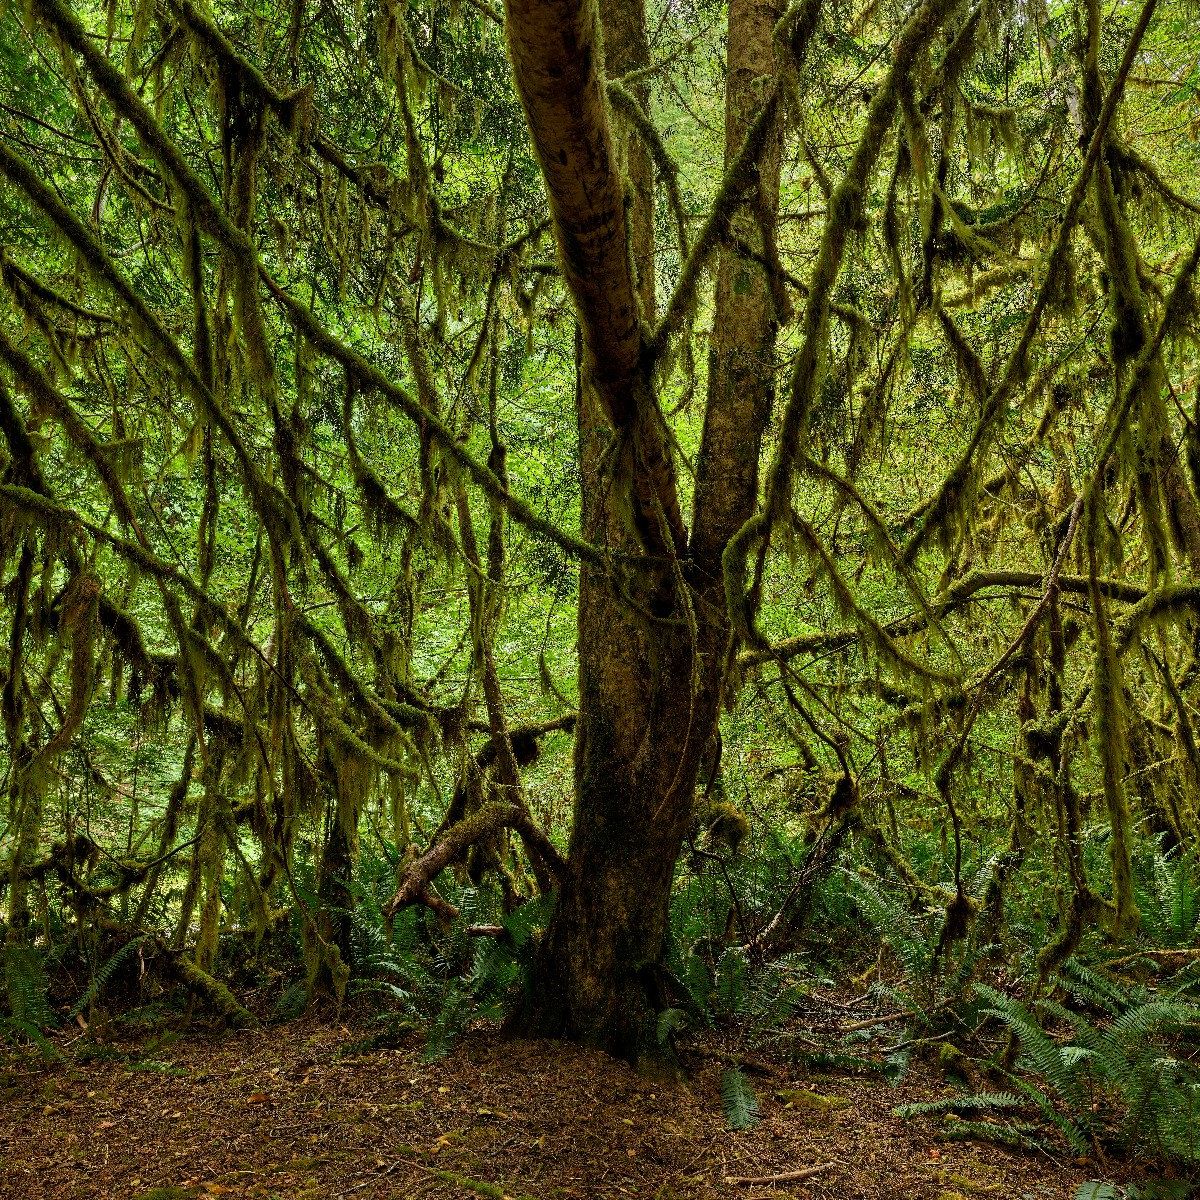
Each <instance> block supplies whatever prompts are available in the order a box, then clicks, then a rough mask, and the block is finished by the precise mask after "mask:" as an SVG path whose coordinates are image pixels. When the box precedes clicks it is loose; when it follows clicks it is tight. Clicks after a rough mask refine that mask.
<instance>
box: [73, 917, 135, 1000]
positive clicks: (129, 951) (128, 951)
mask: <svg viewBox="0 0 1200 1200" xmlns="http://www.w3.org/2000/svg"><path fill="white" fill-rule="evenodd" d="M147 940H149V935H148V934H143V935H142V936H140V937H135V938H132V939H131V940H130V941H128V942H126V943H125V944H124V945H123V946H121V947H119V948H118V950H117V952H116V953H115V954H113V955H112V956H111V957H110V958H109V960H108V961H107V962H106V963H104V964H103V966H101V967H100V969H99V970H98V971H95V972H94V973H93V974H92V978H91V981H90V982H89V983H88V985H87V987H86V988H84V990H83V992H82V994H81V995H80V997H79V999H78V1000H76V1001H75V1005H74V1007H73V1008H72V1009H71V1014H70V1015H71V1019H72V1020H74V1018H75V1017H77V1016H79V1015H80V1014H81V1013H83V1012H86V1011H87V1009H89V1008H90V1007H91V1006H92V1005H93V1004H94V1003H95V1002H96V1000H97V999H98V998H99V996H100V993H101V992H103V991H104V989H105V988H106V987H107V986H108V983H109V980H111V979H112V977H113V976H114V975H115V974H116V973H117V971H118V970H120V968H121V964H122V963H124V962H126V961H127V960H128V959H129V958H131V957H132V956H133V954H134V952H135V951H136V950H137V949H138V948H139V947H140V946H142V945H144V944H145V943H146V941H147Z"/></svg>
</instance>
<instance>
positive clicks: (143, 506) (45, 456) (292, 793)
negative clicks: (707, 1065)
mask: <svg viewBox="0 0 1200 1200" xmlns="http://www.w3.org/2000/svg"><path fill="white" fill-rule="evenodd" d="M0 14H2V15H0V285H2V286H0V314H2V316H0V432H2V434H3V443H2V447H0V588H2V591H0V628H2V629H3V634H4V639H3V647H4V648H3V651H2V653H0V685H2V686H0V713H2V716H3V729H4V738H3V748H2V750H0V765H2V767H3V774H2V779H3V788H4V800H3V804H2V805H0V847H2V848H0V894H2V896H3V903H4V913H3V924H4V940H5V945H6V949H5V956H6V957H5V962H6V979H7V980H8V990H9V1005H10V1009H11V1011H12V1012H13V1014H14V1015H16V1016H17V1017H19V1016H20V1013H21V1011H22V1004H23V1003H24V1001H23V1000H22V999H21V997H22V996H23V995H24V994H25V991H24V990H23V985H22V984H21V982H20V981H21V980H22V979H25V978H27V977H28V975H29V971H30V970H31V968H30V965H29V964H30V962H31V961H32V960H33V959H34V958H36V959H37V960H38V961H40V962H46V961H48V960H51V959H53V960H54V961H59V962H62V961H67V960H72V961H75V960H78V961H83V962H86V963H88V964H90V968H89V970H90V971H91V973H92V975H91V977H92V978H93V980H95V978H96V972H97V971H98V970H99V969H100V968H101V967H102V966H105V965H107V964H111V963H113V961H114V957H115V956H119V955H121V954H123V953H126V948H128V947H130V946H137V947H138V948H139V953H146V954H150V955H151V956H152V957H153V958H154V959H155V961H156V962H157V963H158V969H159V971H160V972H161V973H165V974H166V975H170V976H173V977H175V978H176V979H178V980H180V981H181V982H182V983H183V984H184V985H185V986H186V988H188V989H190V990H191V991H192V992H193V993H195V995H196V996H198V997H199V999H200V1000H202V1001H203V1002H205V1003H206V1004H208V1005H210V1006H215V1007H216V1008H217V1009H218V1010H219V1011H220V1012H221V1013H223V1014H224V1015H225V1016H226V1017H228V1018H230V1019H232V1020H241V1019H248V1018H249V1016H250V1014H249V1013H248V1012H247V1010H246V1008H245V1007H244V1006H243V1003H242V1001H241V1000H240V999H238V997H237V995H236V988H234V989H233V990H230V987H229V986H227V985H228V984H229V983H231V982H233V981H234V980H235V976H236V971H237V969H240V968H239V967H238V964H239V963H242V961H243V959H244V956H245V955H247V954H249V955H250V956H251V957H254V956H255V955H259V954H262V955H266V954H268V953H270V954H272V955H275V956H280V957H281V958H282V959H286V960H288V961H290V963H291V968H292V969H293V970H294V971H295V972H296V974H297V977H298V978H299V980H300V984H299V987H300V989H301V991H302V993H303V994H304V995H305V996H312V995H318V994H321V993H325V994H329V993H332V994H334V995H335V996H338V997H340V996H341V995H342V994H343V993H344V991H345V990H346V988H347V986H348V983H349V982H350V981H351V980H352V979H353V978H356V977H360V976H364V975H369V974H370V972H371V964H372V953H374V951H373V949H372V947H377V945H378V943H379V940H380V939H386V937H387V936H389V932H390V936H392V937H393V938H399V939H400V940H401V942H402V943H403V944H405V945H408V944H412V945H424V946H426V947H428V946H429V945H430V944H433V945H437V944H439V943H440V942H446V941H447V940H448V941H449V942H453V943H454V944H455V945H457V946H460V948H461V945H462V939H463V938H464V937H465V936H466V935H467V934H470V935H471V936H472V937H473V938H475V939H476V940H477V941H478V942H479V943H480V944H484V943H487V944H488V945H489V946H491V944H492V942H493V941H497V940H507V941H508V942H510V943H511V942H514V941H515V942H516V943H517V944H518V946H520V947H523V948H524V949H522V954H521V955H520V956H518V957H519V960H520V961H519V965H520V971H519V979H518V976H517V975H513V976H511V977H507V976H506V977H505V979H506V981H507V982H506V986H507V985H508V984H511V985H512V986H511V987H510V988H509V990H508V991H507V992H505V999H504V1002H503V1007H505V1008H506V1010H507V1011H508V1013H509V1019H510V1021H511V1022H512V1023H513V1026H514V1027H515V1028H519V1029H522V1030H525V1031H529V1032H535V1033H545V1034H551V1035H562V1036H567V1037H570V1038H575V1039H579V1040H583V1041H587V1042H590V1043H595V1044H599V1045H600V1046H602V1047H604V1048H607V1049H610V1050H613V1051H615V1052H617V1053H619V1054H623V1055H627V1056H634V1055H636V1054H637V1053H639V1052H640V1049H641V1048H643V1047H644V1046H645V1044H646V1042H647V1040H649V1041H654V1040H655V1039H656V1038H657V1040H658V1041H660V1042H661V1041H663V1040H664V1039H665V1036H666V1035H665V1034H664V1033H663V1024H662V1017H663V1014H664V1013H669V1012H678V1011H681V1008H682V1007H684V1002H683V1001H682V1000H681V999H680V994H681V989H684V988H685V985H687V984H688V981H689V980H690V979H691V977H690V976H688V975H687V973H686V971H685V970H684V966H685V965H686V963H685V960H686V959H687V956H688V954H690V953H692V951H695V953H696V954H699V953H700V952H701V951H700V950H696V947H701V949H702V950H703V952H704V954H707V955H708V956H709V958H710V959H711V960H712V962H715V961H716V960H717V959H718V958H720V957H721V956H722V955H723V954H725V955H727V954H728V953H729V952H736V953H737V954H739V955H741V957H742V960H744V961H745V962H748V963H750V964H761V963H762V962H764V961H769V960H771V959H773V958H777V957H778V956H780V955H783V954H785V953H788V952H790V951H792V950H793V949H794V948H795V946H796V939H797V937H798V936H800V932H801V930H802V928H803V925H804V922H805V920H806V919H807V916H808V914H809V912H810V910H811V908H812V904H811V903H810V899H811V896H812V894H813V892H814V889H816V888H818V887H819V886H821V885H823V884H825V883H826V882H827V881H829V880H830V879H833V880H834V881H835V882H837V883H838V886H839V887H841V888H842V889H843V890H845V889H847V888H850V887H851V886H852V885H853V886H858V884H853V880H854V879H857V880H859V881H860V883H861V881H862V880H868V881H875V882H874V883H871V884H870V886H871V887H874V886H875V884H876V883H877V884H878V886H879V887H880V888H882V889H884V890H885V891H887V892H889V893H890V894H894V895H897V896H900V897H902V899H903V903H904V904H905V905H907V906H908V907H909V909H910V910H911V911H914V912H916V911H920V912H923V913H926V914H927V915H929V916H930V917H931V920H932V922H933V934H932V935H931V936H932V942H931V947H932V950H933V955H932V959H933V969H934V971H936V970H937V964H938V961H939V959H940V960H943V961H944V960H946V959H947V958H948V957H949V956H953V955H956V954H965V951H964V950H963V947H964V946H972V947H975V948H978V947H982V946H984V945H989V946H995V945H998V944H1003V943H1004V942H1005V940H1006V939H1009V938H1016V939H1017V941H1018V942H1019V945H1020V948H1021V951H1022V952H1023V953H1025V954H1026V967H1027V971H1028V976H1029V978H1030V979H1032V980H1034V981H1036V986H1038V987H1041V986H1043V985H1045V984H1046V982H1047V981H1048V980H1049V979H1050V978H1051V976H1052V975H1053V974H1054V972H1056V971H1057V970H1059V969H1060V968H1061V967H1062V966H1063V964H1064V963H1067V962H1068V961H1069V960H1071V958H1072V956H1073V955H1075V954H1076V952H1077V951H1079V949H1080V947H1081V945H1082V944H1083V943H1084V941H1085V939H1086V938H1088V937H1092V938H1098V939H1100V941H1102V942H1103V943H1104V944H1105V945H1107V946H1109V947H1110V948H1111V947H1112V946H1115V945H1125V944H1127V943H1130V941H1131V939H1133V940H1136V939H1137V938H1138V937H1140V936H1143V934H1145V932H1146V928H1147V926H1146V920H1147V915H1146V913H1144V912H1143V911H1142V910H1143V909H1144V908H1145V903H1144V901H1143V900H1141V899H1139V896H1140V888H1141V884H1140V882H1139V880H1140V878H1141V875H1140V874H1139V872H1140V870H1141V868H1140V867H1139V863H1140V862H1141V861H1142V859H1143V857H1144V855H1145V853H1149V850H1148V849H1147V848H1148V847H1153V848H1155V853H1159V854H1160V856H1161V855H1164V854H1165V855H1167V856H1171V855H1174V856H1176V858H1179V857H1186V856H1189V855H1191V854H1192V853H1193V852H1194V850H1195V847H1196V836H1197V828H1198V826H1197V822H1198V819H1200V800H1198V797H1200V730H1198V711H1200V710H1198V707H1197V706H1198V704H1200V640H1198V638H1200V624H1198V622H1197V612H1198V608H1200V584H1198V582H1197V578H1198V571H1200V500H1198V497H1200V385H1198V381H1197V361H1198V360H1197V341H1196V338H1197V332H1198V330H1200V310H1198V308H1197V291H1196V272H1197V267H1198V264H1200V219H1198V218H1200V192H1198V191H1197V183H1196V181H1197V178H1198V177H1200V29H1198V27H1197V25H1196V22H1195V11H1194V8H1193V7H1192V6H1191V5H1190V4H1188V3H1186V2H1185V0H1112V2H1108V3H1103V4H1102V3H1101V0H1061V2H1060V0H1012V2H1009V0H917V2H915V3H909V2H908V0H901V2H899V3H893V2H892V0H865V2H861V3H860V2H858V0H794V2H792V3H788V4H784V3H783V2H782V0H779V3H764V2H759V0H729V2H728V3H718V2H717V0H611V2H610V0H602V2H601V0H505V3H504V4H503V6H501V4H500V3H498V2H495V3H494V2H493V0H355V2H354V3H347V4H335V3H330V2H328V0H287V2H286V3H278V2H276V0H255V2H254V3H252V4H235V3H225V2H223V0H213V2H212V3H205V2H203V0H109V2H108V3H106V4H100V3H93V2H91V0H25V2H24V3H6V4H4V5H3V7H2V10H0ZM1169 860H1170V861H1174V859H1169ZM1155 861H1168V859H1162V858H1160V859H1158V860H1155ZM843 862H851V863H853V869H852V870H850V871H848V872H846V873H843V874H838V871H839V869H840V868H839V866H838V864H839V863H843ZM1198 886H1200V885H1198ZM694 887H701V888H702V889H706V890H704V895H705V896H707V897H708V900H706V904H707V905H708V907H707V908H706V910H705V914H704V920H705V921H707V924H704V922H701V923H700V924H695V923H693V924H687V922H684V925H685V926H686V928H682V927H681V926H680V923H679V921H678V920H677V919H676V917H675V915H673V914H676V913H677V910H678V905H679V904H680V903H681V902H682V901H681V897H684V896H685V895H687V896H690V895H692V894H693V893H692V889H693V888H694ZM1022 891H1023V892H1024V893H1026V894H1034V895H1036V897H1037V899H1036V902H1035V907H1036V909H1037V920H1036V921H1034V922H1033V923H1032V924H1029V923H1026V924H1024V925H1021V926H1020V927H1019V928H1017V925H1016V924H1015V923H1013V924H1012V925H1011V927H1010V923H1009V922H1007V921H1006V915H1005V914H1006V910H1007V909H1011V908H1012V907H1013V905H1014V904H1015V901H1014V899H1013V897H1014V894H1016V893H1019V892H1022ZM864 903H865V902H864ZM522 913H523V914H524V916H521V915H520V914H522ZM518 926H519V929H520V931H521V932H520V933H519V935H514V933H513V929H515V928H517V927H518ZM681 928H682V932H681ZM464 931H465V932H464ZM405 939H407V940H405ZM702 943H703V945H702ZM526 950H527V952H526ZM489 961H490V960H489ZM963 961H964V962H966V961H967V959H966V958H964V959H963ZM969 961H970V962H972V963H973V962H974V961H975V960H974V958H971V959H970V960H969ZM712 962H710V964H709V965H710V966H711V965H712ZM22 964H23V965H22ZM681 964H683V965H681ZM114 971H115V968H113V970H112V971H109V972H108V974H105V975H102V977H101V979H100V984H103V983H104V982H105V981H106V980H107V979H108V978H110V977H111V976H113V972H114ZM968 974H969V972H968ZM521 981H523V986H522V984H521ZM710 982H711V981H710ZM446 986H450V985H449V983H447V984H446ZM456 986H457V985H456ZM26 990H27V989H26ZM95 990H98V985H96V984H95V983H94V984H93V991H95ZM693 990H694V989H693ZM693 998H694V997H693ZM669 1024H670V1022H668V1026H669ZM669 1031H670V1030H669V1028H668V1030H667V1032H668V1033H669Z"/></svg>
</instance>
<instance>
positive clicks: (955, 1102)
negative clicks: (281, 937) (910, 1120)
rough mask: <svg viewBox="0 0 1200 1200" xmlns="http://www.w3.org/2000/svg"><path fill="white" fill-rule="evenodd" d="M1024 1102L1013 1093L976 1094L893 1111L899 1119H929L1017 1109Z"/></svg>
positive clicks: (902, 1106)
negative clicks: (944, 1114)
mask: <svg viewBox="0 0 1200 1200" xmlns="http://www.w3.org/2000/svg"><path fill="white" fill-rule="evenodd" d="M1022 1103H1023V1102H1022V1100H1021V1098H1020V1097H1019V1096H1014V1095H1013V1094H1012V1092H976V1093H975V1094H973V1095H969V1096H948V1097H946V1098H945V1099H942V1100H923V1101H921V1102H919V1103H916V1104H901V1105H900V1106H899V1108H895V1109H893V1110H892V1111H893V1113H894V1114H895V1115H896V1116H898V1117H928V1116H933V1115H935V1114H936V1113H965V1112H983V1111H990V1110H991V1109H1001V1108H1017V1107H1018V1106H1019V1105H1021V1104H1022Z"/></svg>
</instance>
